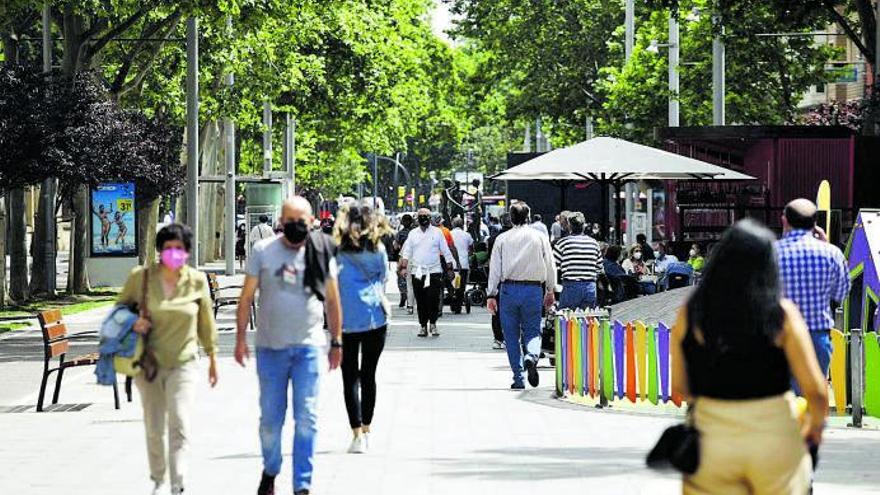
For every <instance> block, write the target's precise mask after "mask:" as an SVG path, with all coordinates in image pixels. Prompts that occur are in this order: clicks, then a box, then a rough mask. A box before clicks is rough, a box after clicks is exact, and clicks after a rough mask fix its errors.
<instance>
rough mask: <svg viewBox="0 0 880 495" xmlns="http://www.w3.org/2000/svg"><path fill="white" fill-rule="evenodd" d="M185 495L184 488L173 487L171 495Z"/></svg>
mask: <svg viewBox="0 0 880 495" xmlns="http://www.w3.org/2000/svg"><path fill="white" fill-rule="evenodd" d="M182 493H183V487H182V486H172V487H171V495H181V494H182Z"/></svg>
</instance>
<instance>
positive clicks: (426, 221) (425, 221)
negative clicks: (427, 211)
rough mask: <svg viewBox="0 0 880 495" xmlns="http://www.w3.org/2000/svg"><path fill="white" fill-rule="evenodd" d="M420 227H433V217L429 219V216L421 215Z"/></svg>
mask: <svg viewBox="0 0 880 495" xmlns="http://www.w3.org/2000/svg"><path fill="white" fill-rule="evenodd" d="M419 225H421V226H422V227H427V226H428V225H431V217H429V216H428V215H419Z"/></svg>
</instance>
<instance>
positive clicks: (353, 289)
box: [333, 206, 391, 454]
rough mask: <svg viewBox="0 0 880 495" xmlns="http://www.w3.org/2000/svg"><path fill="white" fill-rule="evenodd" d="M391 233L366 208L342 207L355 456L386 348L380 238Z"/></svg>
mask: <svg viewBox="0 0 880 495" xmlns="http://www.w3.org/2000/svg"><path fill="white" fill-rule="evenodd" d="M390 232H391V228H390V227H389V226H388V222H387V220H385V219H384V217H382V216H381V215H379V214H376V213H374V212H373V211H372V210H371V209H370V208H368V207H365V206H363V207H358V206H349V207H343V209H342V210H340V212H339V215H338V216H337V218H336V225H335V226H334V227H333V237H334V238H335V240H336V242H337V244H338V245H339V253H338V255H337V258H336V260H337V263H338V265H339V294H340V296H341V300H342V331H343V339H342V384H343V389H344V395H345V408H346V409H347V411H348V421H349V424H350V425H351V430H352V433H353V438H352V441H351V446H350V447H349V449H348V451H349V453H353V454H363V453H366V452H367V450H368V449H369V434H370V424H371V423H372V421H373V409H374V407H375V406H376V366H377V365H378V364H379V356H380V355H381V354H382V349H383V348H384V347H385V334H386V331H387V324H388V319H387V315H386V311H387V308H388V304H387V302H386V300H385V280H386V278H387V275H388V254H387V253H386V252H385V247H384V246H383V244H382V236H384V235H386V234H388V233H390ZM361 354H362V355H363V357H362V358H361V359H360V362H359V359H358V358H359V357H361Z"/></svg>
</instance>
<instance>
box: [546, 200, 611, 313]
mask: <svg viewBox="0 0 880 495" xmlns="http://www.w3.org/2000/svg"><path fill="white" fill-rule="evenodd" d="M568 223H569V228H570V229H571V235H569V236H567V237H564V238H562V239H560V240H559V241H558V242H557V243H556V244H555V245H554V246H553V253H554V255H555V257H556V266H558V267H559V272H560V277H561V279H562V294H561V295H560V297H559V307H560V309H588V308H594V307H596V279H597V277H598V276H599V274H600V273H602V254H601V252H600V251H599V243H598V242H596V240H595V239H593V238H592V237H590V236H588V235H586V234H585V233H584V227H585V223H586V220H585V219H584V214H583V213H581V212H574V213H572V214H571V215H569V217H568Z"/></svg>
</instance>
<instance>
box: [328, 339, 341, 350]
mask: <svg viewBox="0 0 880 495" xmlns="http://www.w3.org/2000/svg"><path fill="white" fill-rule="evenodd" d="M330 347H332V348H334V349H339V348H341V347H342V339H330Z"/></svg>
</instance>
